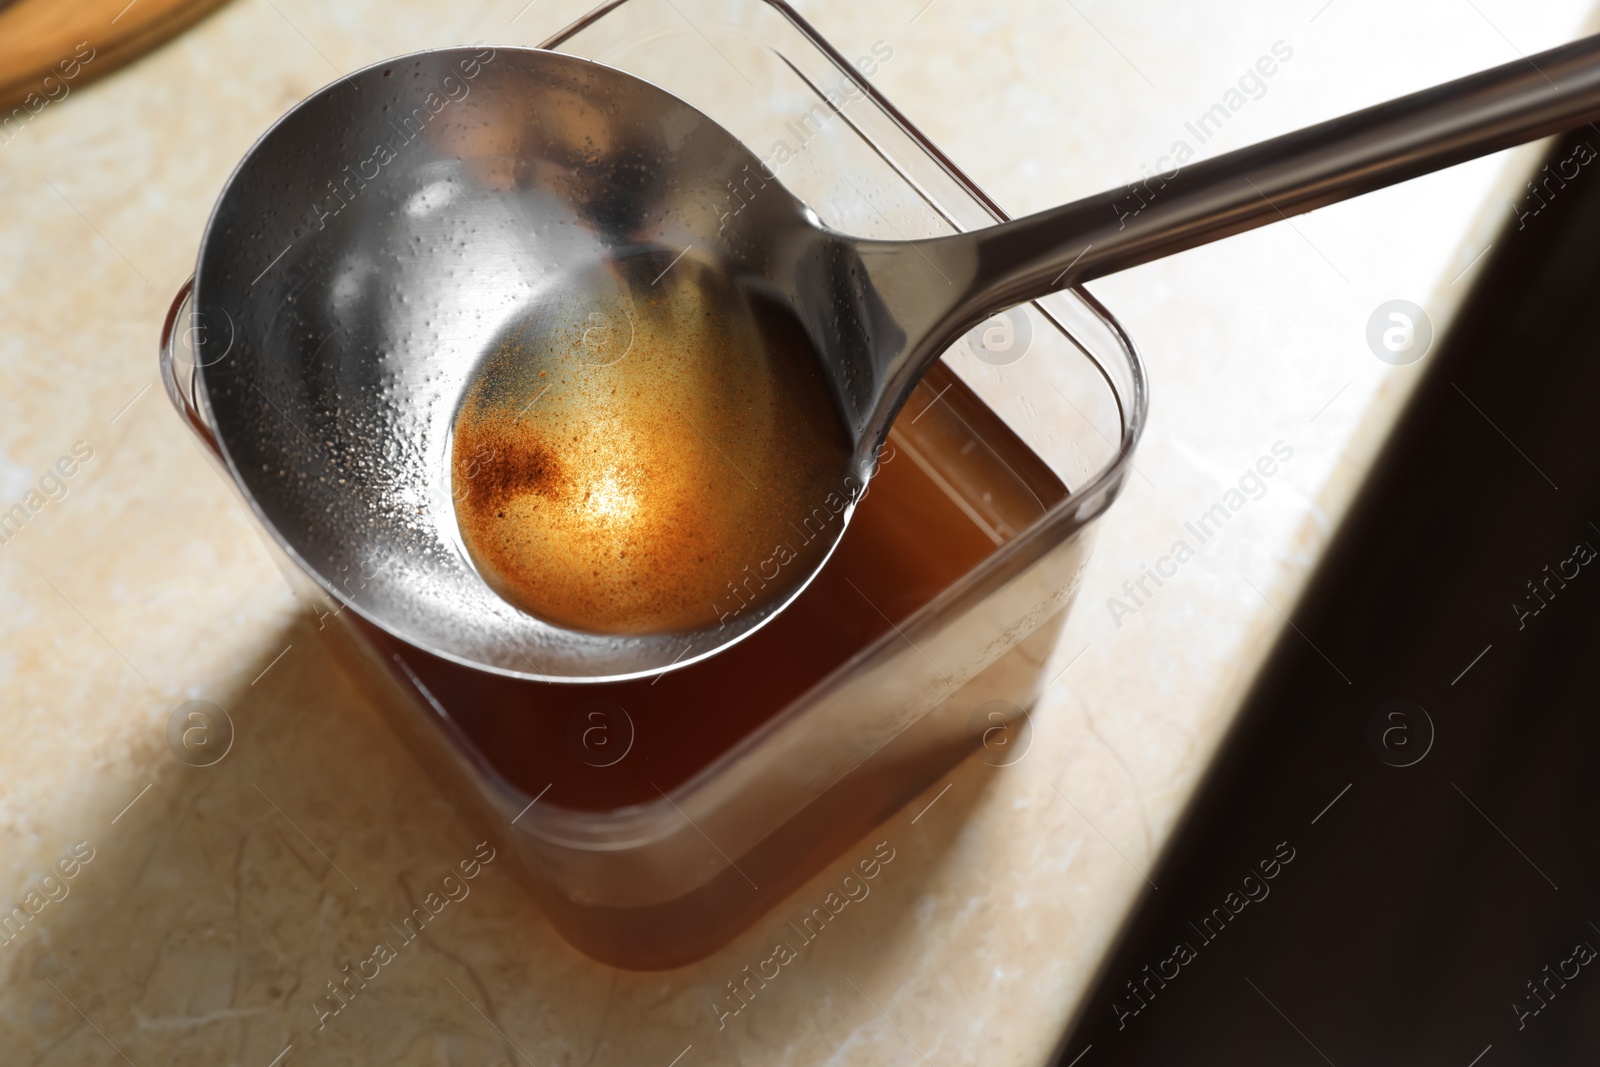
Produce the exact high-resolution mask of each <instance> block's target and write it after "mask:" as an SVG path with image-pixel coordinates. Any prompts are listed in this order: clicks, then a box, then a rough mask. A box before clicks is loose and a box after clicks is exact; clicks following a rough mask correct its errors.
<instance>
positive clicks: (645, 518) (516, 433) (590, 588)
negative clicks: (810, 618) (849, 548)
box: [451, 252, 859, 634]
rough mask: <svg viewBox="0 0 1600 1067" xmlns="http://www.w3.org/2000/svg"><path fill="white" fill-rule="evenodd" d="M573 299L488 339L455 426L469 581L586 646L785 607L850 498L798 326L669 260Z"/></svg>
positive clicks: (638, 261)
mask: <svg viewBox="0 0 1600 1067" xmlns="http://www.w3.org/2000/svg"><path fill="white" fill-rule="evenodd" d="M669 264H670V265H669ZM574 289H575V290H576V291H579V292H582V293H583V296H582V297H581V298H580V297H565V298H561V299H557V300H551V301H546V302H545V303H544V305H543V306H541V307H540V308H538V309H537V310H536V311H535V312H534V313H533V314H531V315H530V316H528V318H527V319H526V320H525V321H524V322H522V323H521V324H519V325H518V326H517V327H515V328H514V329H512V330H510V331H508V332H506V333H505V334H504V335H503V336H502V337H501V339H500V340H499V341H498V343H497V344H496V345H495V346H494V347H493V349H492V350H491V351H490V353H489V355H488V356H487V357H486V358H485V359H484V361H483V363H482V365H481V366H480V367H479V369H478V371H477V377H476V379H475V380H474V382H473V384H472V385H471V387H470V388H469V390H468V392H467V394H466V397H465V399H464V400H463V402H462V405H461V409H460V411H459V412H458V413H457V415H456V418H455V425H454V440H453V444H452V447H451V479H452V497H453V499H454V501H455V509H456V516H457V521H458V524H459V527H460V530H461V534H462V541H463V543H464V544H465V545H466V548H467V551H468V554H469V555H470V556H471V558H472V561H473V563H474V564H475V565H476V566H477V568H478V571H479V573H480V574H482V575H483V577H484V579H485V581H487V582H488V584H489V585H490V586H491V587H492V588H493V589H494V590H495V591H496V592H497V593H499V594H500V596H502V597H503V598H505V599H506V600H507V601H509V602H510V603H512V604H513V605H515V606H516V607H518V608H520V609H522V610H523V611H526V612H528V613H529V614H531V615H534V616H536V617H538V618H541V619H544V620H545V621H547V622H551V623H554V624H556V625H559V626H563V627H566V628H569V629H574V630H580V631H585V632H590V633H605V634H653V633H668V632H676V631H684V630H692V629H701V628H705V627H710V626H715V625H717V624H718V623H719V621H720V622H723V623H726V622H728V621H730V619H732V618H734V617H738V616H740V615H742V614H743V613H745V612H748V611H750V610H753V609H755V608H758V607H759V606H760V605H762V604H765V603H770V602H772V601H775V600H778V599H781V598H782V597H784V596H786V595H788V594H789V593H790V592H792V591H793V590H794V589H795V588H796V587H798V586H799V585H800V584H801V583H802V582H803V581H804V580H805V579H806V577H807V576H808V575H809V574H810V573H811V572H812V571H813V570H814V569H815V567H816V565H817V563H818V562H819V561H820V560H821V559H822V558H823V557H824V556H825V555H826V553H827V552H828V550H829V549H830V548H831V546H832V544H833V543H834V541H835V540H836V539H837V537H838V534H839V532H840V528H841V526H842V524H843V521H844V514H845V511H846V508H847V507H848V505H849V503H850V502H851V500H852V499H853V497H852V488H859V485H858V483H856V482H855V481H854V480H853V479H850V478H848V477H847V473H848V467H847V461H848V459H849V455H850V451H851V450H850V442H849V438H848V436H847V434H846V432H845V429H844V426H843V423H842V422H841V420H840V418H839V416H838V410H837V407H836V405H835V403H834V400H833V397H832V394H831V392H830V390H829V388H828V386H827V383H826V381H825V379H824V377H823V370H822V367H821V366H820V365H819V363H818V361H817V357H816V355H815V354H814V353H813V352H812V350H811V348H810V346H809V344H808V343H807V341H806V339H805V337H804V335H803V334H802V333H801V332H800V327H799V325H798V324H797V323H795V322H793V321H792V320H790V319H786V318H785V317H784V316H783V315H782V314H781V313H779V312H777V311H776V310H775V309H773V308H770V307H767V306H765V304H764V303H762V302H760V301H753V300H752V299H751V298H750V297H749V295H748V294H746V293H744V292H741V291H740V290H739V289H738V288H736V287H735V286H734V285H733V284H732V283H731V282H730V281H729V279H728V278H727V277H726V276H725V275H723V274H722V273H720V272H718V271H716V270H714V269H712V268H710V267H708V266H706V265H704V264H701V263H698V262H696V261H695V260H693V259H692V258H690V257H687V256H685V257H682V258H680V259H679V260H677V261H676V262H674V261H672V260H671V259H670V257H669V256H666V255H662V254H661V253H660V252H654V253H650V254H644V255H639V256H635V257H630V258H628V259H624V260H617V261H612V262H610V263H607V264H605V265H604V266H603V267H599V268H596V269H595V270H594V271H592V272H590V274H589V275H588V276H587V277H585V278H583V279H581V280H580V284H579V285H577V286H575V287H574Z"/></svg>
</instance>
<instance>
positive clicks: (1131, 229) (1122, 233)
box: [918, 35, 1600, 322]
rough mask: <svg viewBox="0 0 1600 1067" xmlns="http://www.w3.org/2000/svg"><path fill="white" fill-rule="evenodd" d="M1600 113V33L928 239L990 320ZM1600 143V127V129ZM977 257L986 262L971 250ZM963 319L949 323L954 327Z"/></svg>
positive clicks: (977, 311)
mask: <svg viewBox="0 0 1600 1067" xmlns="http://www.w3.org/2000/svg"><path fill="white" fill-rule="evenodd" d="M1596 120H1600V35H1597V36H1593V37H1586V38H1584V39H1582V40H1579V41H1575V42H1573V43H1571V44H1567V45H1563V46H1561V47H1560V48H1554V49H1551V50H1550V51H1548V52H1541V53H1539V54H1538V55H1534V56H1530V57H1528V58H1526V59H1519V60H1517V61H1516V62H1514V63H1507V64H1506V65H1505V66H1502V67H1496V68H1494V69H1493V70H1487V71H1484V72H1483V73H1481V74H1474V75H1471V76H1470V77H1466V78H1461V79H1460V80H1458V81H1453V82H1449V83H1447V84H1444V85H1441V86H1438V87H1436V88H1433V89H1427V90H1424V91H1423V92H1419V93H1414V94H1412V95H1410V96H1405V97H1401V98H1400V99H1398V100H1392V101H1390V102H1389V103H1386V104H1379V105H1378V106H1376V107H1371V108H1367V109H1366V110H1364V111H1358V112H1355V113H1354V114H1351V115H1346V116H1344V117H1343V118H1337V119H1333V120H1332V121H1330V122H1324V123H1320V124H1319V125H1316V126H1310V127H1307V128H1306V129H1303V130H1299V131H1297V132H1295V133H1289V134H1285V135H1283V136H1281V137H1275V138H1273V139H1272V140H1270V141H1264V142H1262V143H1261V144H1257V145H1253V146H1251V147H1249V148H1241V149H1239V150H1238V151H1234V152H1229V153H1227V154H1226V155H1221V156H1217V157H1215V158H1213V159H1209V160H1205V161H1203V162H1199V163H1195V164H1193V165H1191V166H1186V167H1179V168H1177V169H1176V170H1175V171H1169V172H1167V173H1166V174H1163V175H1156V176H1153V177H1151V178H1149V179H1147V180H1144V181H1140V182H1136V183H1134V184H1133V185H1131V186H1128V187H1127V188H1123V189H1116V190H1112V191H1110V192H1105V193H1101V194H1099V195H1097V196H1091V197H1088V198H1086V199H1083V200H1078V201H1076V202H1074V203H1071V204H1067V205H1065V206H1064V207H1058V208H1053V209H1051V210H1048V211H1043V212H1040V213H1039V214H1036V215H1030V216H1028V217H1026V218H1022V219H1017V220H1015V221H1013V222H1009V223H1005V224H1003V225H1000V226H996V227H993V228H990V229H987V230H982V231H977V232H975V233H971V234H959V235H954V236H952V237H948V238H936V239H934V240H932V241H927V242H918V244H919V245H921V246H922V247H923V248H924V249H925V250H927V251H928V252H929V253H930V254H931V253H932V252H933V250H934V249H936V248H938V246H940V245H941V244H943V245H947V247H946V248H944V249H939V251H940V252H941V253H946V254H948V253H956V254H957V255H958V256H959V258H960V259H963V260H965V261H966V262H967V263H968V264H971V265H973V266H975V268H976V274H975V276H974V277H973V280H972V282H971V283H970V286H969V288H968V290H967V292H966V294H964V299H962V300H961V301H959V303H961V304H963V305H965V306H964V307H958V308H955V309H953V310H954V313H955V317H956V318H958V319H963V320H970V321H977V320H978V319H981V318H982V317H984V316H986V315H987V314H989V313H991V312H993V311H995V310H998V309H999V308H1003V307H1008V306H1010V305H1012V304H1016V303H1020V302H1022V301H1025V300H1032V299H1036V298H1038V297H1040V296H1043V295H1045V294H1047V293H1051V292H1054V291H1056V290H1058V289H1063V288H1066V287H1067V286H1070V285H1075V284H1077V283H1080V282H1084V281H1088V280H1090V279H1092V278H1098V277H1101V276H1102V275H1106V274H1112V273H1114V272H1116V271H1120V270H1125V269H1127V268H1129V267H1134V266H1137V265H1139V264H1141V263H1147V262H1149V261H1150V260H1153V259H1159V258H1161V257H1163V256H1169V255H1172V254H1173V253H1175V252H1181V251H1184V250H1185V249H1189V248H1193V247H1195V246H1196V245H1202V244H1207V243H1209V242H1211V241H1216V240H1219V239H1221V238H1223V237H1228V236H1231V235H1233V234H1236V233H1241V232H1243V231H1245V230H1250V229H1254V228H1255V227H1257V226H1262V225H1265V224H1267V223H1270V222H1276V221H1278V220H1280V219H1286V218H1289V217H1290V216H1293V215H1299V214H1303V213H1304V212H1307V211H1312V210H1315V209H1316V208H1319V207H1324V206H1326V205H1328V204H1332V203H1336V202H1338V201H1340V200H1344V199H1347V198H1349V197H1352V196H1358V195H1360V194H1361V193H1366V192H1371V191H1372V190H1374V189H1380V188H1382V187H1384V186H1387V185H1393V184H1395V183H1397V182H1403V181H1406V180H1407V179H1410V178H1415V177H1417V176H1419V175H1422V174H1427V173H1429V172H1431V171H1435V170H1441V169H1443V168H1445V167H1449V166H1453V165H1455V164H1457V163H1462V162H1465V161H1466V160H1469V159H1473V158H1475V157H1477V156H1481V155H1487V154H1488V153H1490V152H1496V151H1499V150H1500V149H1503V148H1509V147H1511V146H1513V145H1517V144H1521V143H1523V142H1525V141H1531V140H1534V139H1535V138H1538V137H1543V136H1546V135H1548V134H1553V133H1559V132H1561V131H1564V130H1568V129H1572V128H1573V127H1575V126H1580V125H1582V124H1584V123H1591V124H1592V123H1593V122H1595V121H1596ZM1596 138H1597V143H1600V129H1597V131H1596ZM974 251H975V252H976V260H973V259H971V258H968V257H970V256H971V255H972V253H973V252H974ZM948 321H949V320H947V322H948Z"/></svg>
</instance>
